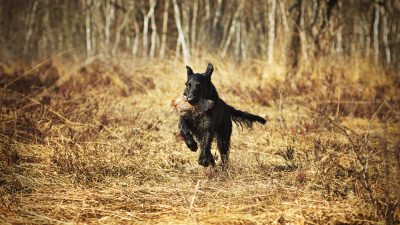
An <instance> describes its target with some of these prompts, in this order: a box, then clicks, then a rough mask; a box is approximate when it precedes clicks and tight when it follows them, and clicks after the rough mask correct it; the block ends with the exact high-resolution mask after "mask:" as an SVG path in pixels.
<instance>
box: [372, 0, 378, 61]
mask: <svg viewBox="0 0 400 225" xmlns="http://www.w3.org/2000/svg"><path fill="white" fill-rule="evenodd" d="M374 7H375V16H374V25H373V30H374V61H375V63H376V64H378V63H379V5H378V3H375V5H374Z"/></svg>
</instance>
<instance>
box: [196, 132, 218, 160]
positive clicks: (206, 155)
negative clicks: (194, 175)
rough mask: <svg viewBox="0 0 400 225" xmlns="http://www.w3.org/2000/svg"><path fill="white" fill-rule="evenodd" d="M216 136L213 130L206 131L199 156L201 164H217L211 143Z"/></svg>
mask: <svg viewBox="0 0 400 225" xmlns="http://www.w3.org/2000/svg"><path fill="white" fill-rule="evenodd" d="M213 137H214V132H212V131H205V132H204V135H203V137H202V140H201V143H200V145H201V153H200V157H199V161H198V162H199V165H202V166H204V167H207V166H209V165H210V164H211V165H212V166H215V160H214V157H213V156H212V154H211V143H212V140H213Z"/></svg>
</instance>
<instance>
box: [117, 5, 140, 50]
mask: <svg viewBox="0 0 400 225" xmlns="http://www.w3.org/2000/svg"><path fill="white" fill-rule="evenodd" d="M128 4H129V5H128V11H127V12H125V14H124V17H123V19H122V22H121V24H120V25H119V26H118V27H117V29H116V31H115V42H114V46H113V48H112V51H111V54H112V55H115V54H116V52H117V50H118V47H119V43H120V41H121V34H122V31H123V30H124V29H125V27H126V25H127V24H128V21H129V17H130V15H131V13H132V11H133V9H134V7H135V5H134V2H128Z"/></svg>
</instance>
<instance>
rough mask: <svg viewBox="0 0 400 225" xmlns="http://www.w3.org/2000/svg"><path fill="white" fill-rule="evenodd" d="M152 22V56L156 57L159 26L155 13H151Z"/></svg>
mask: <svg viewBox="0 0 400 225" xmlns="http://www.w3.org/2000/svg"><path fill="white" fill-rule="evenodd" d="M154 6H155V5H154ZM150 24H151V45H150V57H151V58H154V55H155V51H156V37H157V26H156V18H155V16H154V13H152V14H151V17H150Z"/></svg>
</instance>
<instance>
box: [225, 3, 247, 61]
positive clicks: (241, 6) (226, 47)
mask: <svg viewBox="0 0 400 225" xmlns="http://www.w3.org/2000/svg"><path fill="white" fill-rule="evenodd" d="M239 4H240V5H239V7H238V8H237V9H236V11H235V14H234V15H233V20H232V24H231V26H230V28H229V31H228V37H227V38H226V41H225V44H224V47H223V48H222V53H221V57H222V58H224V57H225V55H226V53H227V51H228V47H229V45H230V44H231V41H232V36H233V34H234V32H235V28H236V21H237V19H238V17H239V14H240V12H241V11H242V8H243V1H240V3H239Z"/></svg>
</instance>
